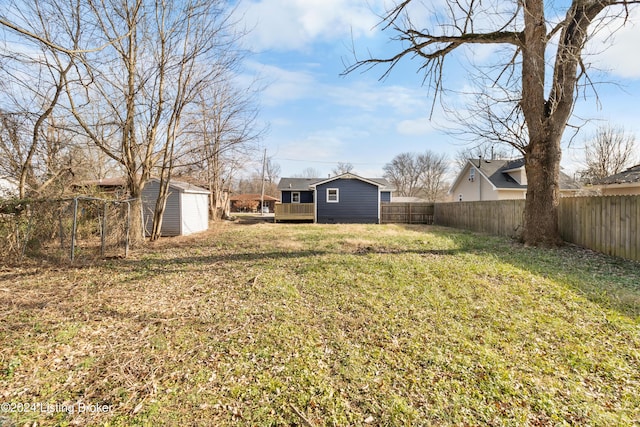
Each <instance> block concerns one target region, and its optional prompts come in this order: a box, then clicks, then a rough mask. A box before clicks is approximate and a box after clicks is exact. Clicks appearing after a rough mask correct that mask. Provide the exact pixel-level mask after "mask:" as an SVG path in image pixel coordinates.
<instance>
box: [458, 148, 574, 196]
mask: <svg viewBox="0 0 640 427" xmlns="http://www.w3.org/2000/svg"><path fill="white" fill-rule="evenodd" d="M580 188H581V187H580V185H579V184H578V183H576V182H575V181H574V180H573V179H571V178H570V177H569V176H568V175H567V174H565V173H563V172H560V194H561V195H562V196H567V195H574V194H575V193H577V192H578V191H579V190H580ZM526 194H527V174H526V171H525V168H524V158H520V159H515V160H483V159H469V160H468V161H467V163H466V165H465V166H464V168H463V169H462V171H461V172H460V174H458V176H457V177H456V180H455V181H454V182H453V185H452V186H451V189H450V190H449V195H450V197H451V199H452V200H453V201H464V202H473V201H478V200H507V199H524V198H525V197H526Z"/></svg>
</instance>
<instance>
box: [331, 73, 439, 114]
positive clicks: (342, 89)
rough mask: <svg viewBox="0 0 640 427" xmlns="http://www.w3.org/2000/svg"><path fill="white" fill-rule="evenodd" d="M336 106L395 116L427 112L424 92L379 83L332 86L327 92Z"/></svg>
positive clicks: (426, 98)
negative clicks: (379, 111) (390, 113)
mask: <svg viewBox="0 0 640 427" xmlns="http://www.w3.org/2000/svg"><path fill="white" fill-rule="evenodd" d="M327 93H328V95H329V97H330V98H332V100H333V102H334V103H335V104H337V105H343V106H349V107H355V108H357V109H359V110H361V111H376V110H379V109H381V108H388V109H391V110H392V111H393V112H394V113H396V114H415V113H416V112H420V111H423V112H426V111H428V108H429V106H428V95H427V92H426V90H425V91H421V90H413V89H411V88H408V87H403V86H395V85H394V86H382V85H381V84H379V83H377V82H376V83H371V82H366V81H365V82H363V81H360V82H356V83H354V84H351V85H349V86H333V87H330V88H328V91H327Z"/></svg>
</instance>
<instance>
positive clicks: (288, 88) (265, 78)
mask: <svg viewBox="0 0 640 427" xmlns="http://www.w3.org/2000/svg"><path fill="white" fill-rule="evenodd" d="M247 68H248V69H249V70H250V71H251V72H253V73H256V74H257V75H258V78H259V79H260V80H261V81H262V82H263V83H264V85H265V89H264V90H263V91H262V93H261V100H262V103H263V104H264V105H268V106H275V105H280V104H283V103H286V102H291V101H296V100H300V99H304V98H308V97H310V96H312V95H313V88H314V87H317V85H318V83H317V82H316V79H315V77H314V76H313V74H312V73H310V72H307V71H289V70H285V69H284V68H280V67H277V66H275V65H266V64H260V63H257V62H248V63H247Z"/></svg>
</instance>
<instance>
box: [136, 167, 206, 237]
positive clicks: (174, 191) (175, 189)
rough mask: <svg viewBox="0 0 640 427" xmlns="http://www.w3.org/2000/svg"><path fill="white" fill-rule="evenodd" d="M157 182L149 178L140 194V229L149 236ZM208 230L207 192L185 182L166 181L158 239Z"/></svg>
mask: <svg viewBox="0 0 640 427" xmlns="http://www.w3.org/2000/svg"><path fill="white" fill-rule="evenodd" d="M159 192H160V180H159V179H157V178H152V179H151V180H149V182H147V184H146V185H145V187H144V190H143V191H142V204H143V209H144V225H145V230H146V234H147V235H149V234H151V230H152V225H153V212H154V210H155V207H156V200H157V199H158V194H159ZM208 228H209V190H207V189H206V188H202V187H198V186H196V185H192V184H189V183H186V182H181V181H173V180H172V181H170V182H169V197H168V198H167V204H166V207H165V211H164V218H163V220H162V228H161V234H162V236H187V235H189V234H193V233H198V232H200V231H205V230H207V229H208Z"/></svg>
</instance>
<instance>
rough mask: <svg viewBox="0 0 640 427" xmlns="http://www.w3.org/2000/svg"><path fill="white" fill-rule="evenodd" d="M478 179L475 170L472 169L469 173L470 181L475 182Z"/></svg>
mask: <svg viewBox="0 0 640 427" xmlns="http://www.w3.org/2000/svg"><path fill="white" fill-rule="evenodd" d="M475 179H476V170H475V169H473V168H472V169H471V170H470V171H469V181H471V182H473V181H475Z"/></svg>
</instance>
